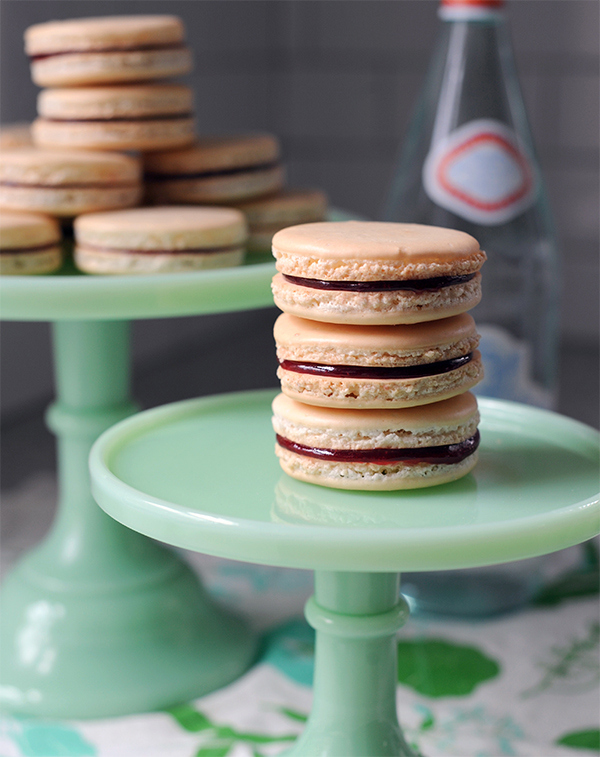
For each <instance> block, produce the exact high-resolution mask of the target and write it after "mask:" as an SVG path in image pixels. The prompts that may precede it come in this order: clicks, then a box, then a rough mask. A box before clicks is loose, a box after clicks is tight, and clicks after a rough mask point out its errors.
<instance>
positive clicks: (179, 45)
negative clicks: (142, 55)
mask: <svg viewBox="0 0 600 757" xmlns="http://www.w3.org/2000/svg"><path fill="white" fill-rule="evenodd" d="M183 49H185V45H184V43H183V42H172V43H171V44H163V45H161V44H156V45H132V46H131V47H125V46H124V47H103V48H102V49H97V50H77V49H75V50H59V51H58V52H54V53H39V54H38V55H30V56H29V60H31V61H36V60H43V59H44V58H55V57H56V56H57V55H88V54H89V55H94V54H96V53H137V52H144V51H145V50H183Z"/></svg>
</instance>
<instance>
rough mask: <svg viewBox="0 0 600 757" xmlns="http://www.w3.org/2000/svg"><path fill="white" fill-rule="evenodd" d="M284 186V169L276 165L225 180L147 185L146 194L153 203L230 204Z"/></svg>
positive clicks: (151, 183)
mask: <svg viewBox="0 0 600 757" xmlns="http://www.w3.org/2000/svg"><path fill="white" fill-rule="evenodd" d="M284 182H285V171H284V168H283V167H282V166H279V165H277V166H273V167H270V168H265V169H263V170H251V171H248V172H244V171H239V172H236V173H235V174H232V175H228V176H210V177H206V178H202V177H198V178H190V179H187V178H183V177H182V178H180V179H173V180H171V181H148V182H147V184H146V193H147V197H148V199H149V200H150V201H151V202H155V203H169V202H181V203H193V204H198V205H203V204H209V205H211V204H229V203H236V202H238V201H240V200H245V199H247V198H250V197H260V196H261V195H265V194H269V193H271V192H275V191H277V190H278V189H280V188H281V187H282V186H283V184H284Z"/></svg>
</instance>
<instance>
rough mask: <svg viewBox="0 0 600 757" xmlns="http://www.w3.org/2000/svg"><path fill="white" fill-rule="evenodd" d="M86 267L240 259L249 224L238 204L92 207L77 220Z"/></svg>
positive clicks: (121, 270) (79, 254)
mask: <svg viewBox="0 0 600 757" xmlns="http://www.w3.org/2000/svg"><path fill="white" fill-rule="evenodd" d="M74 232H75V252H74V255H75V264H76V266H77V267H78V268H79V269H80V270H82V271H85V272H86V273H112V274H139V273H169V272H179V271H194V270H198V269H202V268H224V267H227V266H234V265H239V264H240V263H241V262H242V260H243V257H244V247H245V243H246V236H247V229H246V220H245V218H244V215H243V213H241V212H240V211H239V210H235V209H233V208H206V207H204V208H196V207H189V206H168V207H151V208H135V209H133V210H120V211H115V212H112V213H89V214H87V215H82V216H79V217H78V218H76V219H75V223H74Z"/></svg>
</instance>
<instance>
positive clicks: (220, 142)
mask: <svg viewBox="0 0 600 757" xmlns="http://www.w3.org/2000/svg"><path fill="white" fill-rule="evenodd" d="M280 152H281V148H280V145H279V140H278V139H277V138H276V137H275V136H274V135H272V134H249V135H245V136H244V135H242V136H224V137H202V138H200V139H198V140H197V141H196V143H195V144H194V145H192V146H191V147H189V148H187V149H185V150H174V151H169V152H157V153H152V154H150V155H146V156H145V157H144V170H145V171H146V172H147V173H149V174H150V175H151V174H159V175H160V174H192V173H203V172H209V171H222V170H231V169H235V168H245V167H248V166H254V165H261V164H268V163H273V162H275V161H277V160H279V157H280ZM150 178H152V177H151V176H150Z"/></svg>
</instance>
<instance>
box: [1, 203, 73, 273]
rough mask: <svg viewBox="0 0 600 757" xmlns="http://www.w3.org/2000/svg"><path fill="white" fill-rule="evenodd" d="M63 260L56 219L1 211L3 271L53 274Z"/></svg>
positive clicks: (59, 232)
mask: <svg viewBox="0 0 600 757" xmlns="http://www.w3.org/2000/svg"><path fill="white" fill-rule="evenodd" d="M62 260H63V254H62V246H61V231H60V227H59V225H58V223H57V221H56V219H54V218H50V216H44V215H41V214H38V213H18V212H13V211H9V210H3V211H2V212H0V274H2V275H3V276H15V275H28V274H36V273H52V272H53V271H56V270H57V269H58V268H60V267H61V265H62Z"/></svg>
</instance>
